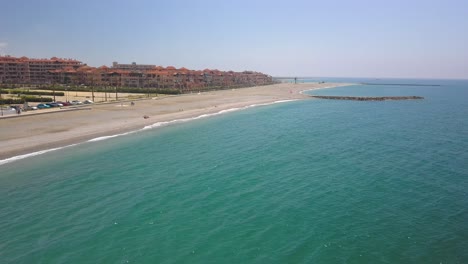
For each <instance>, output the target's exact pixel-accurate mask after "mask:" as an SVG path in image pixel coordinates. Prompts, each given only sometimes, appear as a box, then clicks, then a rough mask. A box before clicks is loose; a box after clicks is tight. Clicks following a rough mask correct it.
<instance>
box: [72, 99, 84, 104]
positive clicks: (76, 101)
mask: <svg viewBox="0 0 468 264" xmlns="http://www.w3.org/2000/svg"><path fill="white" fill-rule="evenodd" d="M71 104H72V105H80V104H83V103H82V102H81V101H78V100H73V101H71Z"/></svg>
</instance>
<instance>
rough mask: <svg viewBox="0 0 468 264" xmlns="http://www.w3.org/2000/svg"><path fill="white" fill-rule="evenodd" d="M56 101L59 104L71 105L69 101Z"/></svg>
mask: <svg viewBox="0 0 468 264" xmlns="http://www.w3.org/2000/svg"><path fill="white" fill-rule="evenodd" d="M57 103H59V104H61V105H62V106H69V105H72V103H70V102H57Z"/></svg>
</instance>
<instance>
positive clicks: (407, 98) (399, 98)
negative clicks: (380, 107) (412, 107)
mask: <svg viewBox="0 0 468 264" xmlns="http://www.w3.org/2000/svg"><path fill="white" fill-rule="evenodd" d="M311 97H313V98H317V99H330V100H353V101H387V100H419V99H424V97H422V96H381V97H369V96H328V95H311Z"/></svg>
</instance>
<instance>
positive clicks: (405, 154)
mask: <svg viewBox="0 0 468 264" xmlns="http://www.w3.org/2000/svg"><path fill="white" fill-rule="evenodd" d="M315 80H316V79H314V80H312V81H315ZM318 80H319V81H322V80H327V81H337V79H333V80H332V79H318ZM339 80H341V81H343V82H350V81H351V82H361V81H364V82H366V81H367V82H370V81H372V82H377V83H393V84H395V83H404V84H426V85H431V84H432V85H433V84H437V85H440V86H405V85H403V86H399V85H388V86H382V85H355V86H347V87H339V88H333V89H323V90H317V91H313V94H317V95H349V96H353V95H359V96H366V95H367V96H380V95H382V96H383V95H388V96H393V95H395V96H398V95H418V96H424V97H425V99H424V100H409V101H384V102H370V101H369V102H367V101H364V102H362V101H334V100H305V101H293V102H284V103H278V104H272V105H266V106H259V107H253V108H249V109H246V110H242V111H232V112H229V113H226V114H222V115H217V116H213V117H210V118H203V119H197V120H194V121H190V122H182V123H175V124H171V125H167V126H159V127H156V128H154V129H146V130H144V131H141V132H137V133H133V134H130V135H125V136H119V137H114V138H110V139H106V140H96V141H92V142H86V143H83V144H79V145H76V146H72V147H68V148H64V149H61V150H56V151H51V152H48V153H45V154H42V155H38V156H34V157H29V158H25V159H21V160H17V161H14V162H10V163H6V164H3V165H0V262H1V263H425V264H426V263H444V264H445V263H468V81H462V80H458V81H457V80H359V79H353V80H349V79H339ZM303 81H304V80H303ZM305 81H306V82H307V81H311V80H305Z"/></svg>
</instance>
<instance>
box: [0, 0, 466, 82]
mask: <svg viewBox="0 0 468 264" xmlns="http://www.w3.org/2000/svg"><path fill="white" fill-rule="evenodd" d="M0 10H2V11H1V14H2V15H1V16H0V53H2V54H9V55H12V56H23V55H24V56H28V57H52V56H58V57H65V58H76V59H78V60H81V61H83V62H86V63H88V64H89V65H91V66H100V65H111V63H112V61H119V62H122V63H129V62H133V61H135V62H137V63H146V64H157V65H162V66H169V65H172V66H175V67H183V66H184V67H187V68H191V69H204V68H210V69H213V68H217V69H220V70H236V71H239V70H245V69H246V70H256V71H261V72H265V73H268V74H271V75H274V76H337V77H424V78H468V1H467V0H459V1H453V0H445V1H443V0H441V1H431V0H425V1H419V0H415V1H411V0H405V1H400V0H391V1H387V0H385V1H383V0H382V1H380V0H367V1H358V0H356V1H351V0H350V1H333V0H328V1H312V0H309V1H306V0H304V1H298V0H287V1H286V0H284V1H274V0H273V1H272V0H269V1H268V0H265V1H255V0H250V1H249V0H245V1H244V0H236V1H221V0H206V1H204V0H194V1H188V0H187V1H168V0H166V1H151V0H132V1H130V0H127V1H120V0H114V1H110V0H109V1H104V0H103V1H98V0H91V1H89V0H80V1H64V0H57V1H55V0H37V1H36V0H29V1H26V0H14V1H13V0H0Z"/></svg>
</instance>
